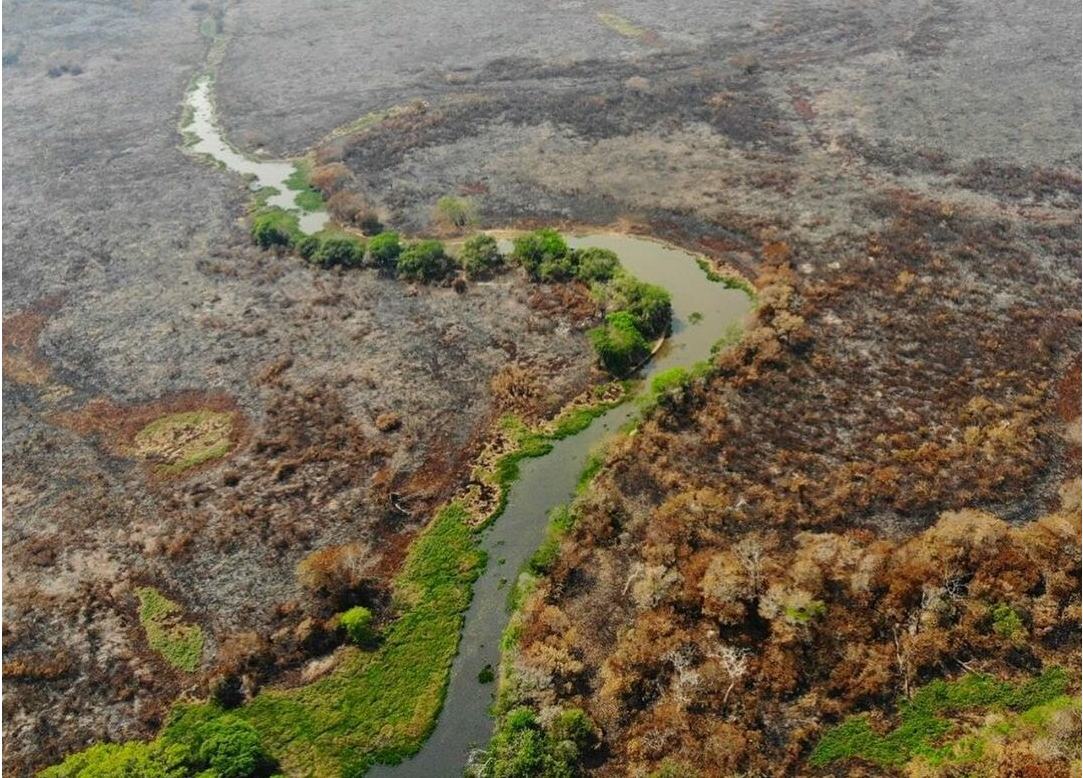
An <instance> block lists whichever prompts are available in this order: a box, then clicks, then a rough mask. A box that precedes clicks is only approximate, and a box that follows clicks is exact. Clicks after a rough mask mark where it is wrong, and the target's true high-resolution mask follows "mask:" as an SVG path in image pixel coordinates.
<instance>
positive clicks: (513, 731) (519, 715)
mask: <svg viewBox="0 0 1083 778" xmlns="http://www.w3.org/2000/svg"><path fill="white" fill-rule="evenodd" d="M594 739H595V734H594V724H593V722H591V720H590V718H589V717H588V716H587V715H586V714H585V713H583V711H581V710H579V709H578V708H572V709H569V710H565V711H561V712H560V713H559V714H557V716H556V718H555V719H554V720H553V722H552V724H551V725H550V727H549V729H548V731H546V730H544V729H542V727H541V725H540V724H539V722H538V719H537V717H536V716H535V715H534V712H533V711H532V710H530V709H529V708H513V709H512V710H511V711H509V712H508V714H507V715H506V716H505V717H504V720H503V721H502V722H501V724H500V727H499V728H498V729H497V731H496V734H494V735H493V738H492V740H491V741H490V742H489V748H488V749H487V750H486V752H485V753H484V754H483V755H482V756H481V758H476V757H475V758H473V759H472V760H471V761H472V764H470V765H469V766H468V767H467V771H466V772H467V775H469V776H472V777H473V778H519V777H520V776H527V775H529V776H539V777H540V778H569V777H570V776H572V775H576V774H577V770H576V764H577V763H578V762H579V761H580V759H581V757H582V754H583V751H584V750H585V749H586V748H587V747H589V746H590V745H591V744H592V743H593V741H594Z"/></svg>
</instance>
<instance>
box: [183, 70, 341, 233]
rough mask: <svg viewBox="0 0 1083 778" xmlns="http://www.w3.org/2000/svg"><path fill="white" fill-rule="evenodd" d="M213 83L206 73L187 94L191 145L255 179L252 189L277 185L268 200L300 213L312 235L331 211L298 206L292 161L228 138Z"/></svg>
mask: <svg viewBox="0 0 1083 778" xmlns="http://www.w3.org/2000/svg"><path fill="white" fill-rule="evenodd" d="M211 83H212V82H211V79H210V77H208V76H202V77H201V78H199V79H197V80H196V82H195V83H194V84H193V85H192V88H191V89H189V90H188V94H187V95H185V100H184V101H185V105H187V106H188V107H189V108H190V109H191V110H192V120H191V123H190V124H188V125H187V126H185V127H184V131H185V132H186V133H191V134H192V135H194V136H195V137H196V141H195V143H193V144H192V145H191V146H189V148H190V149H191V150H192V151H194V152H195V153H197V154H206V155H208V156H209V157H212V158H213V159H215V160H217V161H218V162H220V163H222V164H223V165H225V166H226V168H227V169H229V170H232V171H233V172H234V173H240V174H241V175H242V176H244V177H245V178H248V179H251V183H250V184H249V187H250V188H251V189H252V191H258V190H260V189H263V188H265V187H271V188H273V189H276V190H277V192H276V193H275V194H273V195H271V196H270V197H269V198H267V204H268V205H275V206H278V207H279V208H282V209H283V210H286V211H292V212H294V213H296V214H297V221H298V226H300V228H301V231H302V232H304V233H306V234H309V235H311V234H312V233H314V232H319V231H320V230H322V229H323V228H324V226H326V224H327V222H328V219H329V217H328V215H327V211H325V210H323V209H322V208H321V209H319V210H316V211H305V210H303V209H301V208H298V207H297V204H296V203H295V202H294V198H295V197H297V192H296V191H295V190H293V189H290V188H289V187H287V186H286V179H288V178H289V177H290V176H291V175H293V172H294V167H293V163H292V162H290V161H289V160H282V159H253V158H252V157H246V156H245V155H244V154H241V153H240V152H239V151H237V150H236V149H235V148H233V147H232V146H231V145H229V143H228V142H226V139H225V137H224V136H223V135H222V131H221V130H220V129H219V127H218V123H217V121H215V115H214V100H213V98H212V94H211Z"/></svg>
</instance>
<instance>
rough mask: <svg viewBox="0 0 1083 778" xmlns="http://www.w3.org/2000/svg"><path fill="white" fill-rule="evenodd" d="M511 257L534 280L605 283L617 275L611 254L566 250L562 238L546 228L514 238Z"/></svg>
mask: <svg viewBox="0 0 1083 778" xmlns="http://www.w3.org/2000/svg"><path fill="white" fill-rule="evenodd" d="M512 258H513V259H514V260H515V261H516V262H517V263H518V264H519V265H520V266H521V267H522V268H523V269H524V270H526V272H527V275H529V276H530V277H531V278H532V279H534V280H535V281H545V282H556V281H570V280H572V279H577V280H579V281H583V282H585V283H588V284H589V283H605V282H606V281H609V280H610V279H612V278H614V277H616V276H617V275H618V274H619V273H620V261H619V260H618V259H617V255H616V254H614V253H613V252H612V251H609V250H608V249H602V248H586V249H573V248H570V247H569V246H568V243H567V241H565V240H564V236H563V235H561V234H560V233H559V232H557V231H556V230H554V229H550V228H544V229H540V230H535V231H534V232H529V233H527V234H526V235H521V236H519V237H518V238H516V239H515V244H514V249H513V251H512Z"/></svg>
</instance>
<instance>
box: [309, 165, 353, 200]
mask: <svg viewBox="0 0 1083 778" xmlns="http://www.w3.org/2000/svg"><path fill="white" fill-rule="evenodd" d="M351 177H352V174H351V173H350V169H349V168H348V167H346V166H345V165H343V164H342V163H341V162H332V163H330V164H327V165H320V166H319V167H317V168H316V169H315V170H313V171H312V175H311V176H310V177H309V180H308V182H309V184H310V185H311V186H312V187H313V188H315V189H319V190H320V191H321V192H323V194H324V197H331V195H333V194H334V193H335V192H337V191H339V190H340V189H341V188H342V185H343V184H344V183H346V182H347V181H349V180H350V178H351Z"/></svg>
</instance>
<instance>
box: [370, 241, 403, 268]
mask: <svg viewBox="0 0 1083 778" xmlns="http://www.w3.org/2000/svg"><path fill="white" fill-rule="evenodd" d="M401 253H402V243H401V242H400V241H399V234H398V233H397V232H381V233H380V234H379V235H377V236H376V237H374V238H373V239H372V240H370V241H369V260H370V261H371V262H372V264H374V265H376V266H377V267H383V268H391V267H394V266H395V262H396V261H397V260H398V258H399V254H401Z"/></svg>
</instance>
